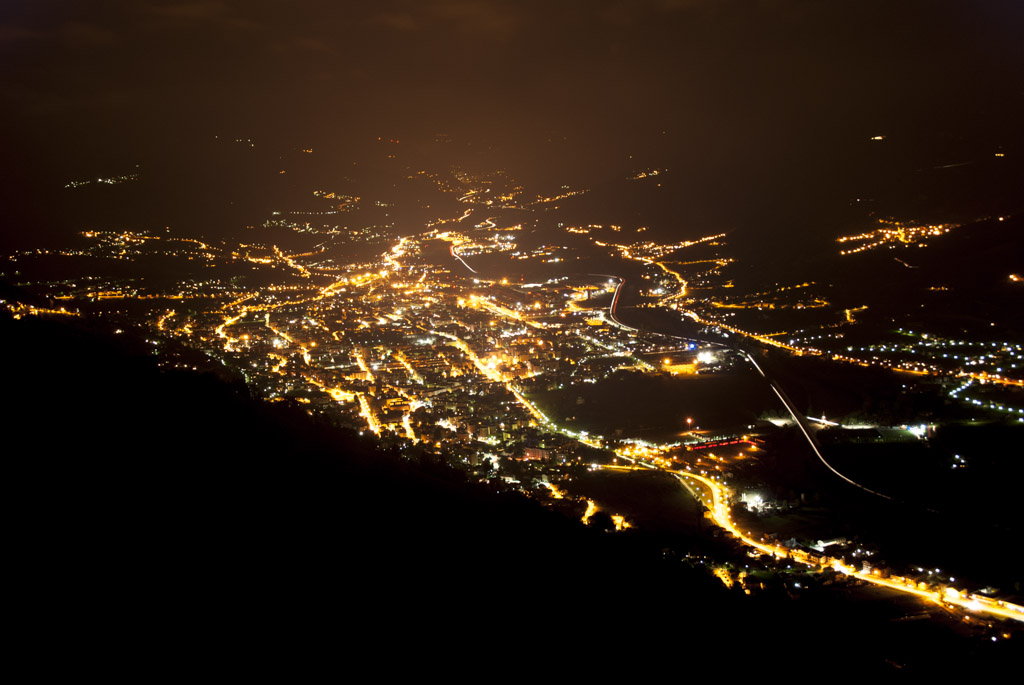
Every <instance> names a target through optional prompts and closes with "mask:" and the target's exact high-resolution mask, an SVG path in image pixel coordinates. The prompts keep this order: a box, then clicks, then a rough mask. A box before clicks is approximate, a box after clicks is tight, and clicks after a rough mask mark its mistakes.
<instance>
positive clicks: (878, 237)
mask: <svg viewBox="0 0 1024 685" xmlns="http://www.w3.org/2000/svg"><path fill="white" fill-rule="evenodd" d="M878 223H880V224H882V227H881V228H877V229H875V230H874V231H869V232H867V233H860V234H858V235H850V236H842V237H840V238H837V239H836V242H837V243H848V242H863V241H870V242H865V243H864V244H862V245H859V246H857V247H854V248H850V249H846V250H840V251H839V254H841V255H851V254H857V253H859V252H865V251H867V250H872V249H874V248H876V247H881V246H882V245H895V244H903V245H917V246H919V247H925V245H926V243H925V242H924V241H925V240H926V239H928V238H929V237H935V236H941V235H944V234H946V233H949V232H950V230H952V229H954V228H956V227H957V224H933V225H930V226H915V225H911V224H905V223H902V222H899V221H890V220H887V219H879V221H878Z"/></svg>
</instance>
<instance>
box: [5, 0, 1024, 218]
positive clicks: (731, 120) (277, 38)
mask: <svg viewBox="0 0 1024 685" xmlns="http://www.w3.org/2000/svg"><path fill="white" fill-rule="evenodd" d="M1022 35H1024V5H1022V4H1021V3H1019V2H1013V1H1006V2H996V1H989V0H985V1H979V2H946V1H942V0H929V1H923V0H922V1H919V2H915V1H900V2H892V1H880V2H875V1H872V0H867V1H865V0H857V1H856V2H845V1H843V2H839V1H836V2H811V1H809V0H763V1H761V2H747V1H740V0H735V1H733V0H650V1H643V0H632V1H629V2H612V1H606V0H588V1H587V2H564V1H560V2H534V1H531V0H525V1H518V2H499V1H496V0H495V1H488V0H438V1H433V2H413V1H410V2H372V3H355V2H318V1H307V0H303V1H301V2H287V3H286V2H269V1H265V0H254V1H249V0H245V1H242V0H238V1H231V0H196V1H193V2H164V1H158V0H131V1H128V0H124V1H119V0H109V1H97V2H87V3H83V2H48V1H45V0H44V1H33V2H5V3H4V4H3V8H2V9H0V53H2V59H3V62H4V72H3V76H2V77H0V109H2V111H3V114H2V115H0V116H2V117H3V119H4V121H3V127H2V130H3V134H2V135H3V148H4V149H5V154H4V156H5V157H6V158H7V160H8V161H7V162H6V163H5V164H4V173H3V175H4V179H3V180H4V181H5V183H4V187H5V191H4V196H5V198H7V199H8V200H9V201H13V202H24V198H25V197H26V196H31V197H33V198H35V201H38V200H39V199H40V198H41V197H45V195H46V190H45V188H47V187H49V185H48V184H53V183H57V182H66V181H67V180H69V179H71V178H75V177H76V175H85V176H86V177H88V176H91V175H95V174H98V173H119V172H123V171H125V170H129V169H131V168H132V166H133V165H134V164H137V163H139V162H144V161H146V160H148V159H150V158H151V157H152V156H154V155H159V154H163V153H165V152H166V151H167V150H169V149H175V148H176V147H179V146H181V145H188V144H190V143H191V142H193V141H195V140H198V139H205V138H208V137H209V136H210V135H214V134H219V135H226V136H243V137H251V138H253V139H257V140H259V141H260V142H261V143H263V142H268V143H272V144H276V145H282V146H305V145H321V146H322V145H325V144H328V145H329V144H331V142H332V141H334V142H337V141H342V140H346V139H360V138H368V137H372V136H377V135H385V136H391V137H396V138H399V137H407V138H408V139H410V140H413V141H415V140H427V139H430V138H432V136H433V135H434V134H435V133H438V132H443V133H447V134H450V135H452V136H456V137H458V138H460V139H463V140H473V141H476V143H477V144H478V145H480V146H489V147H490V148H492V149H493V150H494V159H495V160H496V161H495V164H497V165H500V166H503V167H505V168H510V169H512V170H514V171H519V170H521V169H527V170H529V169H533V170H536V171H537V173H541V171H543V170H547V171H549V172H552V173H555V172H557V173H566V174H567V177H566V179H565V181H564V182H577V181H578V182H589V181H590V180H591V179H586V178H575V177H573V174H574V173H575V174H576V176H580V175H583V174H585V173H588V172H589V173H592V174H594V173H596V174H599V173H603V172H605V171H608V170H611V169H612V168H616V169H617V171H616V172H615V173H621V169H619V168H618V167H621V166H623V165H624V164H627V163H628V160H629V155H631V154H635V155H637V157H636V159H637V160H641V161H642V163H651V164H658V163H661V164H665V165H671V166H672V167H674V169H675V170H676V171H678V172H680V176H679V177H678V178H681V179H683V180H682V181H681V183H685V184H688V185H690V186H691V187H694V188H697V189H698V191H699V192H695V193H694V196H695V197H702V198H706V200H705V202H706V203H708V204H711V203H718V204H732V205H735V204H737V203H736V202H735V200H734V199H733V198H734V194H735V192H736V191H737V189H742V192H743V193H745V194H746V193H749V194H750V195H749V197H750V198H752V201H753V202H763V201H765V199H766V198H769V197H774V196H776V195H779V194H780V193H781V194H782V195H784V196H785V197H784V201H785V203H788V204H790V205H792V204H793V203H794V202H796V201H798V198H801V197H820V196H823V195H829V194H834V196H835V197H834V198H832V197H830V199H829V201H830V202H831V201H833V200H835V201H839V200H840V199H841V198H843V197H845V195H844V194H849V193H853V192H855V191H856V189H855V188H852V187H850V186H849V184H845V185H844V179H846V178H847V177H849V178H854V176H851V174H852V173H853V172H851V171H850V169H851V168H852V167H857V168H856V169H855V171H856V172H857V173H860V174H861V175H862V176H863V174H864V173H867V172H871V173H873V171H872V170H871V169H867V170H865V169H864V168H860V167H858V166H857V165H859V164H861V162H862V161H863V160H859V159H856V158H855V157H856V155H857V154H858V152H857V151H858V150H859V149H860V147H863V144H864V142H865V141H866V140H868V138H869V137H870V136H873V135H881V134H884V135H886V136H887V140H888V141H891V144H892V146H893V149H897V148H898V149H899V150H900V152H899V158H900V159H901V160H902V162H903V163H905V164H906V166H907V168H913V167H914V166H915V165H917V166H920V165H933V164H934V165H939V164H944V163H957V162H962V161H964V160H965V159H973V158H974V157H976V156H978V155H986V156H991V154H992V151H993V150H997V149H998V150H1004V151H1010V150H1015V151H1016V150H1020V149H1021V142H1022V135H1024V134H1022V133H1021V127H1020V125H1019V122H1020V121H1024V79H1022V78H1021V76H1022V75H1024V50H1022V49H1021V47H1020V45H1021V37H1022ZM555 143H557V144H558V145H557V146H554V147H553V145H554V144H555ZM637 166H640V164H637ZM608 173H611V172H610V171H608ZM854 175H855V174H854ZM723 188H725V189H727V191H728V193H727V192H726V190H723ZM780 205H781V203H780ZM705 209H706V208H705ZM758 211H760V210H758ZM756 213H757V212H753V211H749V212H748V215H745V216H740V215H737V216H736V217H732V218H738V219H744V218H745V219H747V220H749V219H751V218H752V217H753V215H754V214H756ZM712 214H713V212H711V213H709V212H708V211H704V213H703V214H699V216H701V217H702V218H706V217H707V216H710V215H712Z"/></svg>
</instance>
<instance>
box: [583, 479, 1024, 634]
mask: <svg viewBox="0 0 1024 685" xmlns="http://www.w3.org/2000/svg"><path fill="white" fill-rule="evenodd" d="M601 468H604V469H609V470H616V471H632V470H637V469H639V468H647V469H654V470H660V471H664V472H666V473H671V474H672V475H673V476H675V477H676V478H677V479H679V482H680V483H681V484H682V485H683V487H684V488H686V490H687V491H688V492H689V493H690V494H691V495H693V496H694V497H695V498H696V499H697V500H698V501H699V502H700V503H701V504H703V505H704V506H705V507H706V508H707V509H708V511H710V512H711V518H712V520H713V521H714V522H715V524H716V525H718V526H719V527H721V528H723V529H725V530H726V531H728V532H729V533H731V534H732V535H733V536H735V537H736V539H737V540H739V541H740V542H742V543H743V544H745V545H747V546H749V547H753V548H755V549H757V550H759V551H760V552H762V553H764V554H770V555H772V556H774V557H776V558H778V559H790V560H792V561H796V562H798V563H801V564H804V565H806V566H811V567H815V568H831V569H833V570H835V571H837V572H838V573H842V574H845V575H848V576H853V577H855V578H858V579H860V580H863V581H866V582H869V583H872V584H874V585H880V586H882V587H887V588H889V589H891V590H897V591H899V592H905V593H908V594H912V595H916V596H918V597H921V598H922V599H926V600H928V601H931V602H935V603H936V604H940V605H953V606H957V607H959V608H961V609H966V610H967V611H973V612H977V613H987V614H991V615H993V616H999V617H1001V618H1009V619H1012V620H1015V621H1021V622H1024V606H1020V605H1017V604H1013V603H1010V602H1003V601H1000V600H994V599H992V598H989V597H985V596H984V595H979V594H974V593H969V592H967V591H966V590H958V589H956V588H953V587H946V586H942V587H938V588H936V587H933V586H928V585H924V584H922V583H918V582H915V581H914V580H913V579H910V578H904V577H901V576H890V577H888V578H883V577H881V575H878V574H877V572H865V571H858V570H857V569H856V568H855V567H853V566H850V565H848V564H844V563H842V561H840V560H839V559H833V558H831V557H828V556H825V555H824V554H822V555H819V556H817V557H816V558H811V556H810V555H809V554H808V553H807V552H804V551H803V550H799V549H791V548H789V547H786V546H784V545H781V544H778V543H772V544H768V543H766V542H765V541H763V540H757V539H754V538H753V537H752V534H751V533H749V532H748V533H744V532H742V531H741V530H740V529H738V528H737V527H736V525H735V523H734V522H733V520H732V516H731V515H730V513H729V490H728V488H726V487H725V485H723V484H722V483H719V482H718V481H717V480H715V479H714V478H708V477H706V476H701V475H698V474H696V473H690V472H689V471H678V470H675V469H668V468H660V467H656V466H653V465H650V464H647V463H644V462H642V461H639V460H637V461H636V465H635V466H602V467H601Z"/></svg>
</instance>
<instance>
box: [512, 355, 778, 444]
mask: <svg viewBox="0 0 1024 685" xmlns="http://www.w3.org/2000/svg"><path fill="white" fill-rule="evenodd" d="M530 399H532V400H533V401H535V402H537V404H538V405H540V406H541V407H542V408H543V409H544V411H545V412H547V413H548V415H549V416H551V417H552V418H553V419H554V420H555V421H556V422H558V423H560V424H565V425H568V426H570V427H572V428H574V429H576V430H586V431H589V432H591V433H598V434H601V435H604V436H606V437H623V438H645V439H651V440H671V439H674V438H678V437H679V436H680V435H681V434H682V433H683V432H685V431H686V430H687V423H686V419H687V418H692V419H693V428H694V429H695V430H696V429H697V428H698V427H699V428H700V430H702V431H718V432H728V431H735V430H742V429H744V428H746V426H747V425H749V424H752V423H753V422H754V421H755V420H756V419H757V417H758V416H759V415H760V414H761V413H763V412H765V411H766V410H769V409H777V408H778V400H776V399H775V398H774V396H773V395H772V394H771V390H770V389H769V387H768V385H767V384H766V383H765V382H764V381H763V380H762V379H761V378H759V377H758V376H756V375H755V374H754V372H753V371H749V372H748V371H746V370H741V371H732V372H728V373H720V374H709V375H695V376H669V375H664V374H657V375H652V374H640V373H629V372H620V373H616V374H614V375H613V376H611V377H609V378H608V379H606V380H602V381H598V382H596V383H581V384H578V385H574V386H571V387H567V388H563V389H561V390H551V391H546V392H539V393H535V394H533V395H531V397H530ZM581 400H582V402H581Z"/></svg>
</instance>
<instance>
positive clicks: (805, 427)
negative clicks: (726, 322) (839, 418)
mask: <svg viewBox="0 0 1024 685" xmlns="http://www.w3.org/2000/svg"><path fill="white" fill-rule="evenodd" d="M738 349H740V352H742V353H743V355H744V356H745V357H746V358H747V361H749V362H750V363H751V364H753V365H754V368H755V369H757V372H758V373H759V374H761V377H762V378H764V379H765V380H766V381H768V385H769V386H771V389H772V390H773V391H774V392H775V394H776V395H777V396H778V398H779V401H780V402H782V405H783V406H784V407H785V408H786V411H788V412H789V415H790V416H792V417H793V421H794V423H796V425H797V428H799V429H800V432H801V433H803V434H804V437H805V438H806V439H807V444H809V445H810V446H811V449H812V450H813V451H814V454H816V455H817V457H818V459H819V460H820V461H821V463H822V464H824V465H825V468H827V469H828V470H829V471H831V472H832V473H834V474H835V475H837V476H839V477H840V478H842V479H843V480H844V481H846V482H847V483H849V484H850V485H852V486H854V487H857V488H860V489H861V490H863V491H864V492H869V493H871V494H872V495H876V496H878V497H881V498H882V499H887V500H889V501H892V502H895V501H897V500H896V499H895V498H893V497H890V496H889V495H886V494H885V493H881V492H878V491H877V490H872V489H871V488H869V487H867V486H866V485H863V484H861V483H858V482H857V481H855V480H853V479H852V478H850V477H848V476H846V475H844V474H843V473H841V472H840V471H839V470H838V469H837V468H836V467H834V466H832V464H830V463H828V461H827V460H826V459H825V457H824V456H823V455H822V454H821V445H820V443H819V442H818V439H817V438H816V437H815V436H814V435H813V434H812V433H811V430H810V424H809V423H808V422H807V417H805V416H804V415H803V414H802V413H801V412H800V410H799V409H797V408H796V405H795V404H793V401H792V400H790V399H789V395H787V394H786V392H785V391H784V390H783V389H782V388H780V387H779V385H778V383H776V382H775V381H774V380H773V379H771V378H769V377H768V375H767V374H766V373H765V372H764V370H763V369H761V366H760V365H759V364H758V363H757V362H756V361H754V357H753V356H751V354H750V353H749V352H747V351H746V350H744V349H741V348H738Z"/></svg>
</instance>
